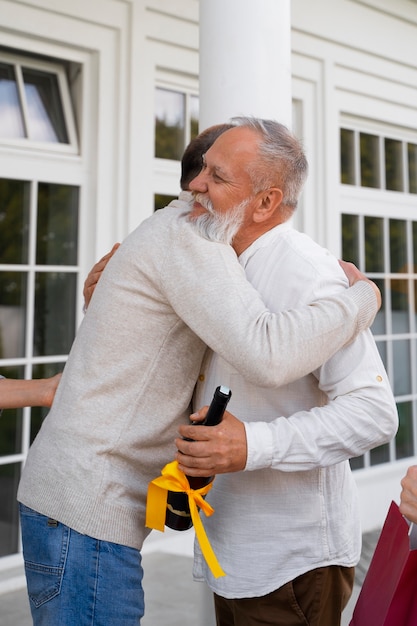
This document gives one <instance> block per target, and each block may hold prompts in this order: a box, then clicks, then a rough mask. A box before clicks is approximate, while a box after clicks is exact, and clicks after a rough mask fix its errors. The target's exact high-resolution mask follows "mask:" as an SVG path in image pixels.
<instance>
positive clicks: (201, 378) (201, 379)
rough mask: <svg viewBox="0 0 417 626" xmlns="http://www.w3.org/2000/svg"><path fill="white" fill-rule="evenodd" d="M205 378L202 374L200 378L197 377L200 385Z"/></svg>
mask: <svg viewBox="0 0 417 626" xmlns="http://www.w3.org/2000/svg"><path fill="white" fill-rule="evenodd" d="M204 379H205V376H204V374H200V376H199V377H198V380H199V381H200V383H202V382H204Z"/></svg>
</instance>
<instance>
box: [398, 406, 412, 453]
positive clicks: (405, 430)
mask: <svg viewBox="0 0 417 626" xmlns="http://www.w3.org/2000/svg"><path fill="white" fill-rule="evenodd" d="M397 408H398V416H399V420H400V425H399V427H398V432H397V435H396V438H395V451H396V457H397V459H404V458H406V457H409V456H413V454H414V451H413V415H412V405H411V402H400V403H399V404H398V405H397Z"/></svg>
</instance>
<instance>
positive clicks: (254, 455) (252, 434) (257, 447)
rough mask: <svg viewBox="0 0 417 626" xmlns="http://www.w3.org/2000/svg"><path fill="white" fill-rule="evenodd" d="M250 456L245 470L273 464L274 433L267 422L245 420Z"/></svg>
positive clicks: (262, 467)
mask: <svg viewBox="0 0 417 626" xmlns="http://www.w3.org/2000/svg"><path fill="white" fill-rule="evenodd" d="M244 425H245V431H246V443H247V449H248V456H247V459H246V466H245V471H252V470H257V469H264V468H265V467H271V464H272V448H273V446H272V433H271V429H270V424H267V423H265V422H244Z"/></svg>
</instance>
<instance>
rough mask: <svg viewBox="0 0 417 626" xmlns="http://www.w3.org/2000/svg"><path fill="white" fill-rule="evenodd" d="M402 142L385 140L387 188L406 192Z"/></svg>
mask: <svg viewBox="0 0 417 626" xmlns="http://www.w3.org/2000/svg"><path fill="white" fill-rule="evenodd" d="M403 180H404V179H403V149H402V142H401V141H397V140H395V139H385V188H386V189H390V190H392V191H404V182H403Z"/></svg>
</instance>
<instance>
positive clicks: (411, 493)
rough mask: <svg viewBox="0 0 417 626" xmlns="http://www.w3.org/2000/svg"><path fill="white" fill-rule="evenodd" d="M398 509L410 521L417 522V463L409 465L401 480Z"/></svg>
mask: <svg viewBox="0 0 417 626" xmlns="http://www.w3.org/2000/svg"><path fill="white" fill-rule="evenodd" d="M401 487H402V491H401V502H400V511H401V513H402V514H403V515H404V516H405V517H406V518H407V519H408V520H409V521H410V522H414V523H415V524H417V465H411V467H409V468H408V470H407V473H406V475H405V476H404V478H403V479H402V481H401Z"/></svg>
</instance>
